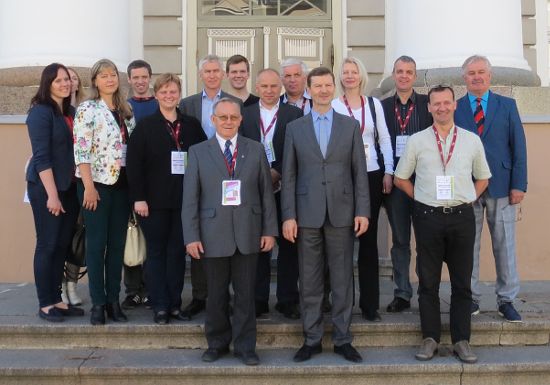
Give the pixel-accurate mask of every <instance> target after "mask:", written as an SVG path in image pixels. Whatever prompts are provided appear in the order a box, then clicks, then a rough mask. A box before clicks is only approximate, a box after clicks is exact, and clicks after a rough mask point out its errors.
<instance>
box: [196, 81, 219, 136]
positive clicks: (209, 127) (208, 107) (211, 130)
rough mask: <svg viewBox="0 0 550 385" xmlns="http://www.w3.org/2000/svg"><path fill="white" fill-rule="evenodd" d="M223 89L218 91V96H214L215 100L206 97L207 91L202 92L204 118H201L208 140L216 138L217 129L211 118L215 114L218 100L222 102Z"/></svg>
mask: <svg viewBox="0 0 550 385" xmlns="http://www.w3.org/2000/svg"><path fill="white" fill-rule="evenodd" d="M221 91H222V90H221V89H219V90H218V93H217V94H216V96H214V98H213V99H209V98H208V95H206V91H205V90H202V110H201V112H202V116H201V124H202V128H203V130H204V132H205V133H206V136H207V137H208V139H210V138H211V137H213V136H214V134H215V133H216V128H215V127H214V125H213V124H212V120H211V116H212V114H213V112H214V111H213V107H214V103H216V102H217V101H218V100H220V94H221Z"/></svg>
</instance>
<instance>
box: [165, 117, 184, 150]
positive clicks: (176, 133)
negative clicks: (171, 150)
mask: <svg viewBox="0 0 550 385" xmlns="http://www.w3.org/2000/svg"><path fill="white" fill-rule="evenodd" d="M166 128H168V131H169V133H170V136H172V139H174V142H176V147H177V148H178V151H181V146H180V142H179V137H180V130H181V122H178V123H177V124H176V127H172V125H171V124H170V123H168V122H166Z"/></svg>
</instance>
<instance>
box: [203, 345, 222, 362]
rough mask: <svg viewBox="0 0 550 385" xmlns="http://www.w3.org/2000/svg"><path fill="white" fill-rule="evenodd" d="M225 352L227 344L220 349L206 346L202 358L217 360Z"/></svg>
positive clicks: (209, 360)
mask: <svg viewBox="0 0 550 385" xmlns="http://www.w3.org/2000/svg"><path fill="white" fill-rule="evenodd" d="M227 353H229V346H226V347H223V348H220V349H216V348H208V349H206V351H205V352H204V353H203V354H202V360H203V361H204V362H214V361H217V360H218V359H219V358H220V357H222V356H224V355H226V354H227Z"/></svg>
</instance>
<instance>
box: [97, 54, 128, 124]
mask: <svg viewBox="0 0 550 385" xmlns="http://www.w3.org/2000/svg"><path fill="white" fill-rule="evenodd" d="M105 69H112V70H113V71H115V73H116V75H117V78H118V88H117V90H116V91H115V93H114V94H113V104H114V105H115V108H116V110H117V111H118V112H119V113H120V114H121V116H122V117H123V118H124V119H130V118H132V115H133V113H132V108H131V107H130V105H129V104H128V102H127V101H126V98H124V97H123V96H122V92H121V89H120V76H119V74H118V68H117V66H116V65H115V63H113V62H112V61H111V60H109V59H101V60H98V61H97V62H96V63H95V64H94V65H93V66H92V69H91V71H90V79H91V82H90V83H91V84H90V91H89V98H90V99H92V100H99V99H100V95H99V89H98V88H97V86H96V84H95V80H96V78H97V76H98V75H99V73H100V72H101V71H103V70H105Z"/></svg>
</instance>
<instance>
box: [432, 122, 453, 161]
mask: <svg viewBox="0 0 550 385" xmlns="http://www.w3.org/2000/svg"><path fill="white" fill-rule="evenodd" d="M432 128H433V129H434V133H435V141H436V142H437V147H438V149H439V155H440V156H441V163H443V172H445V169H446V168H447V164H449V161H450V160H451V157H452V156H453V151H454V149H455V144H456V137H457V134H458V130H457V128H456V127H455V131H454V133H453V141H452V142H451V148H450V149H449V154H448V155H447V161H446V162H445V156H444V154H443V145H442V144H441V138H440V137H439V134H438V133H437V129H436V128H435V126H432Z"/></svg>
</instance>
